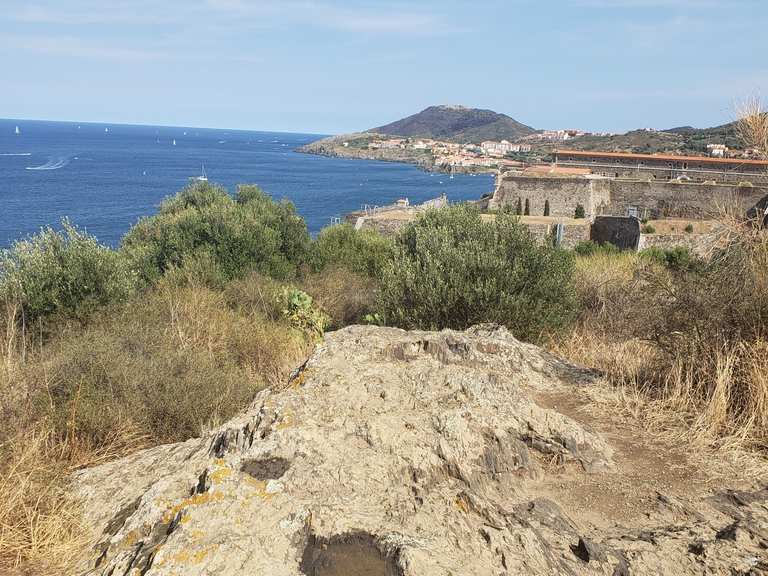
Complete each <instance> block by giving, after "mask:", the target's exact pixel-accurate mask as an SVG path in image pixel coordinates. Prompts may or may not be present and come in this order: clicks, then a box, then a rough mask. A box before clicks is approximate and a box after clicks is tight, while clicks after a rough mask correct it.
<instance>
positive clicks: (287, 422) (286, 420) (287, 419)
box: [275, 408, 293, 430]
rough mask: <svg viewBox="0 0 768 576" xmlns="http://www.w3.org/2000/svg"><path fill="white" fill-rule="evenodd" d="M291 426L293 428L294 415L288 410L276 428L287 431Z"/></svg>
mask: <svg viewBox="0 0 768 576" xmlns="http://www.w3.org/2000/svg"><path fill="white" fill-rule="evenodd" d="M291 426H293V413H292V412H291V411H290V409H288V408H286V410H285V411H284V412H283V417H282V418H281V420H280V422H278V424H277V426H276V427H275V428H277V429H278V430H285V429H286V428H290V427H291Z"/></svg>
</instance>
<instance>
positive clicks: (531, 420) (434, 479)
mask: <svg viewBox="0 0 768 576" xmlns="http://www.w3.org/2000/svg"><path fill="white" fill-rule="evenodd" d="M600 387H601V383H600V380H599V378H598V375H596V374H595V373H594V372H591V371H589V370H586V369H583V368H579V367H577V366H573V365H570V364H568V363H565V362H563V361H561V360H559V359H557V358H555V357H553V356H551V355H549V354H548V353H546V352H544V351H542V350H541V349H539V348H537V347H535V346H532V345H528V344H523V343H521V342H518V341H517V340H515V339H514V338H513V337H512V336H511V335H510V334H509V333H508V332H506V331H505V330H504V329H500V328H496V327H490V326H486V327H476V328H473V329H470V330H468V331H466V332H452V331H444V332H439V333H433V332H405V331H401V330H397V329H390V328H378V327H360V326H356V327H350V328H346V329H344V330H341V331H338V332H335V333H331V334H328V335H327V336H326V338H325V340H324V341H323V343H322V344H321V345H319V346H318V347H317V348H316V350H315V352H314V353H313V355H312V356H311V358H309V360H308V361H307V362H306V363H305V364H304V365H303V366H302V367H301V368H300V369H298V370H297V371H296V372H295V373H294V375H293V376H292V378H291V379H290V381H288V382H286V383H285V385H284V386H282V387H280V388H276V389H271V390H265V391H263V392H261V393H260V394H259V395H258V396H257V397H256V399H255V401H254V402H253V404H252V405H251V407H250V409H249V410H247V411H246V412H245V413H244V414H242V415H240V416H239V417H237V418H235V419H233V420H231V421H230V422H227V423H226V424H224V425H223V426H221V427H220V428H219V429H217V430H213V431H211V432H210V433H208V434H206V435H205V436H204V437H202V438H199V439H194V440H189V441H187V442H184V443H180V444H174V445H167V446H160V447H157V448H152V449H149V450H146V451H143V452H140V453H137V454H135V455H132V456H130V457H128V458H125V459H122V460H120V461H116V462H112V463H109V464H105V465H102V466H99V467H96V468H92V469H88V470H84V471H82V472H80V473H79V474H78V476H77V478H76V479H75V489H76V492H77V494H78V495H79V496H80V497H81V498H82V499H83V500H84V502H85V510H86V511H87V515H88V517H87V519H88V522H89V523H90V525H91V526H92V527H93V531H94V542H93V553H92V555H91V557H90V558H88V559H87V560H86V561H84V563H83V565H82V571H83V572H84V573H88V574H94V575H96V574H98V575H103V576H106V575H111V576H123V575H126V576H127V575H134V574H143V575H148V576H160V575H171V574H174V575H178V574H184V575H202V574H217V575H223V576H228V575H235V574H237V575H240V574H254V575H255V574H268V575H270V576H281V575H285V576H289V575H290V576H298V575H301V574H304V575H313V576H341V575H345V576H356V575H359V576H369V575H370V576H372V575H390V576H393V575H400V576H415V575H418V576H429V575H449V574H454V575H496V574H515V575H517V574H526V575H527V574H541V575H545V574H546V575H552V574H563V575H575V574H605V575H613V576H621V575H628V574H633V575H635V574H762V573H765V570H766V569H768V564H766V560H765V553H766V546H768V507H767V506H766V502H767V501H768V489H766V488H765V487H760V486H750V487H746V486H745V485H740V488H742V489H740V490H726V489H725V488H724V487H721V488H718V489H716V490H713V488H712V486H713V484H712V482H709V481H708V479H707V478H708V477H707V476H706V474H704V473H702V472H701V471H700V470H698V469H697V468H695V467H694V466H693V465H692V464H690V463H689V462H688V461H687V459H686V456H685V455H684V454H677V453H676V452H675V451H674V450H671V449H669V450H668V449H662V448H658V447H655V446H653V445H652V444H650V443H649V442H650V441H646V440H645V439H644V438H643V436H642V433H640V432H638V430H637V428H634V427H632V426H624V427H623V428H622V426H623V425H622V424H621V423H620V422H619V424H617V423H616V422H611V423H608V424H609V425H610V426H609V425H608V424H606V423H605V422H603V421H601V420H600V419H599V418H595V417H591V416H588V415H586V413H583V411H582V410H580V409H579V407H580V403H583V401H584V398H585V397H586V396H585V395H588V394H589V391H590V390H599V389H600ZM606 430H608V432H606ZM747 488H749V489H747ZM760 570H763V572H760Z"/></svg>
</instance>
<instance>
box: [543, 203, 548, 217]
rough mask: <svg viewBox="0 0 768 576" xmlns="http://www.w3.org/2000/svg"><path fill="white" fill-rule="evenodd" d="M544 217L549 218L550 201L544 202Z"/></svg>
mask: <svg viewBox="0 0 768 576" xmlns="http://www.w3.org/2000/svg"><path fill="white" fill-rule="evenodd" d="M544 216H549V199H546V200H544Z"/></svg>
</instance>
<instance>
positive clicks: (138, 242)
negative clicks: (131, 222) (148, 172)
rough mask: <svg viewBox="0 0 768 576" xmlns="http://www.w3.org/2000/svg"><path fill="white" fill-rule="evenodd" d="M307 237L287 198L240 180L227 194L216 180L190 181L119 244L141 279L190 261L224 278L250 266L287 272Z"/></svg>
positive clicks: (299, 259)
mask: <svg viewBox="0 0 768 576" xmlns="http://www.w3.org/2000/svg"><path fill="white" fill-rule="evenodd" d="M310 242H311V240H310V237H309V233H308V232H307V226H306V224H305V222H304V220H302V219H301V218H300V217H299V216H298V215H297V214H296V211H295V209H294V207H293V204H291V203H290V202H287V201H282V202H275V201H274V200H272V198H270V197H269V195H267V194H266V193H265V192H263V191H262V190H260V189H259V188H258V187H257V186H240V187H239V188H238V192H237V195H236V197H235V198H234V199H233V198H232V197H231V196H230V195H229V194H228V193H227V191H226V190H225V189H224V188H222V187H220V186H216V185H213V184H210V183H208V182H195V183H193V184H191V185H189V186H187V187H186V188H185V189H184V190H182V191H181V192H179V193H178V194H177V195H176V196H174V197H172V198H169V199H168V200H166V201H165V202H163V203H162V205H161V206H160V210H159V212H158V213H157V214H156V215H155V216H151V217H149V218H143V219H142V220H140V221H139V222H138V224H136V225H135V226H134V227H133V228H131V229H130V230H129V231H128V234H126V236H125V238H123V242H122V246H121V249H120V250H121V252H122V253H124V254H126V255H127V256H128V257H129V260H130V261H131V262H132V264H133V266H134V267H135V269H136V270H137V271H138V272H139V275H140V277H141V278H142V280H143V281H144V282H145V283H147V284H153V283H154V282H156V281H157V280H158V279H159V278H160V277H161V276H162V275H163V274H165V273H166V272H167V271H168V270H169V269H171V268H179V267H183V266H190V265H193V264H195V265H203V264H204V265H205V267H206V269H208V271H209V273H210V277H211V279H213V280H216V281H220V282H226V281H228V280H231V279H234V278H242V277H243V276H245V274H247V273H248V272H251V271H255V272H260V273H262V274H266V275H268V276H272V277H274V278H291V277H293V276H294V275H295V274H296V271H297V269H298V267H299V266H300V265H302V264H304V263H306V261H307V259H308V256H309V249H310Z"/></svg>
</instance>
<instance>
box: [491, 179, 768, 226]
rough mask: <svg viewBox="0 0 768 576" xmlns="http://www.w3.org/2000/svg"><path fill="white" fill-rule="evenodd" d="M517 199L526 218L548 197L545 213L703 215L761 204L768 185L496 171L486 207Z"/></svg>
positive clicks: (540, 210)
mask: <svg viewBox="0 0 768 576" xmlns="http://www.w3.org/2000/svg"><path fill="white" fill-rule="evenodd" d="M518 198H519V199H520V200H521V202H522V204H523V205H525V200H526V199H527V200H528V202H529V205H530V214H531V216H542V215H543V214H544V204H545V202H546V201H547V200H549V208H550V212H549V213H550V216H565V217H573V215H574V213H575V210H576V206H577V205H578V204H581V205H582V206H584V210H585V212H586V217H587V218H593V217H594V216H597V215H617V216H626V215H629V214H630V210H631V209H634V211H635V212H634V214H635V215H637V216H638V217H640V218H649V219H651V218H693V219H707V218H710V217H712V215H714V214H717V213H718V211H719V209H720V208H721V207H723V206H727V207H728V208H733V209H734V210H737V211H739V212H742V213H747V212H749V211H750V210H753V209H754V208H755V206H764V205H765V203H766V200H767V199H768V187H763V186H733V185H729V184H696V183H685V182H679V183H678V182H658V181H648V180H616V179H604V178H603V179H595V178H583V177H571V178H564V177H541V176H538V177H537V176H521V175H518V174H501V175H500V176H498V180H497V185H496V190H495V192H494V196H493V198H491V200H490V202H489V207H490V208H496V209H498V208H500V207H501V206H505V205H507V206H512V207H514V206H516V205H517V200H518Z"/></svg>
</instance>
